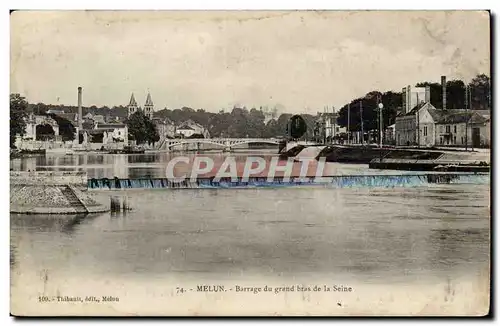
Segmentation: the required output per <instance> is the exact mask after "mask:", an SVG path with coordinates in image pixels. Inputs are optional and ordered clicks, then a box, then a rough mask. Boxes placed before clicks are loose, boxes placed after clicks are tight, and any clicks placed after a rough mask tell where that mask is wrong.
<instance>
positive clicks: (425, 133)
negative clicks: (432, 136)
mask: <svg viewBox="0 0 500 326" xmlns="http://www.w3.org/2000/svg"><path fill="white" fill-rule="evenodd" d="M424 136H427V127H424Z"/></svg>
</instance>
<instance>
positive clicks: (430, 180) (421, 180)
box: [88, 173, 490, 190]
mask: <svg viewBox="0 0 500 326" xmlns="http://www.w3.org/2000/svg"><path fill="white" fill-rule="evenodd" d="M489 183H490V175H489V173H427V174H399V175H339V176H325V177H290V178H284V177H275V178H273V179H272V180H268V179H267V178H266V177H249V178H247V179H246V180H243V178H241V177H237V178H221V179H218V180H217V179H215V178H214V177H207V178H196V179H194V180H190V179H185V180H182V181H174V180H170V179H168V178H133V179H131V178H126V179H121V178H116V177H115V178H114V179H109V178H100V179H96V178H92V179H89V180H88V188H89V189H92V190H117V189H203V188H256V187H261V188H266V187H271V188H272V187H294V186H295V187H296V186H323V187H328V188H330V187H331V188H358V187H378V188H380V187H385V188H393V187H418V186H423V185H428V184H478V185H479V184H489Z"/></svg>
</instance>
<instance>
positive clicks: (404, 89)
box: [401, 87, 408, 114]
mask: <svg viewBox="0 0 500 326" xmlns="http://www.w3.org/2000/svg"><path fill="white" fill-rule="evenodd" d="M401 94H402V95H403V114H405V113H406V112H408V110H406V105H407V104H406V99H407V97H408V96H406V87H403V90H402V91H401Z"/></svg>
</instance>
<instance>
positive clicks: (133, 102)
mask: <svg viewBox="0 0 500 326" xmlns="http://www.w3.org/2000/svg"><path fill="white" fill-rule="evenodd" d="M128 105H129V106H137V102H136V100H135V97H134V93H132V96H130V102H129V104H128Z"/></svg>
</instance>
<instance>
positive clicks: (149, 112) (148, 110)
mask: <svg viewBox="0 0 500 326" xmlns="http://www.w3.org/2000/svg"><path fill="white" fill-rule="evenodd" d="M153 110H154V104H153V100H152V99H151V94H150V93H149V92H148V96H147V97H146V104H144V114H145V115H146V116H147V117H149V118H150V119H152V118H153Z"/></svg>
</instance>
